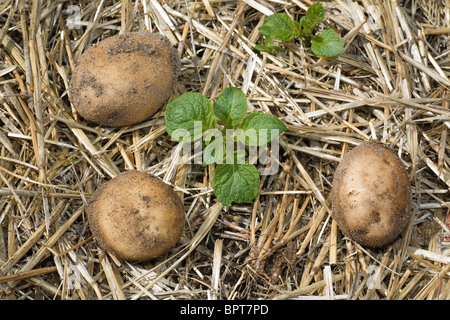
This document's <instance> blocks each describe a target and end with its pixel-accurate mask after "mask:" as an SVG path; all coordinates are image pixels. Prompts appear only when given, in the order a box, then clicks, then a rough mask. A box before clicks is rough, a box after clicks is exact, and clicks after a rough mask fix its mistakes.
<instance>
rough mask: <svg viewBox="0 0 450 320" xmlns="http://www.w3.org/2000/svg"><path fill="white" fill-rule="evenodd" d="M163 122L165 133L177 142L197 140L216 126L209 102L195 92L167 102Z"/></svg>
mask: <svg viewBox="0 0 450 320" xmlns="http://www.w3.org/2000/svg"><path fill="white" fill-rule="evenodd" d="M165 120H166V130H167V132H168V133H169V134H170V135H171V136H172V137H173V138H174V139H176V140H179V141H186V140H188V141H194V140H197V139H199V138H201V137H202V135H203V133H204V132H205V131H206V130H208V129H211V128H215V127H216V125H217V123H216V118H215V117H214V110H213V107H212V104H211V102H210V101H209V100H208V99H207V98H206V97H205V96H203V95H202V94H200V93H195V92H187V93H184V94H182V95H181V96H179V97H178V98H176V99H175V100H173V101H171V102H169V103H168V104H167V106H166V111H165ZM199 125H200V126H199ZM177 130H178V131H177ZM186 134H187V136H186Z"/></svg>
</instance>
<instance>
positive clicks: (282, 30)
mask: <svg viewBox="0 0 450 320" xmlns="http://www.w3.org/2000/svg"><path fill="white" fill-rule="evenodd" d="M258 30H259V31H260V32H261V33H262V34H263V35H264V36H265V37H266V38H269V39H271V40H272V39H277V40H280V41H285V42H288V41H290V40H291V39H292V38H293V37H294V36H295V34H296V25H295V24H294V21H293V20H292V19H291V17H289V16H288V15H287V14H286V13H274V14H272V15H270V16H268V17H267V18H266V21H265V22H264V25H263V26H262V27H260V28H259V29H258Z"/></svg>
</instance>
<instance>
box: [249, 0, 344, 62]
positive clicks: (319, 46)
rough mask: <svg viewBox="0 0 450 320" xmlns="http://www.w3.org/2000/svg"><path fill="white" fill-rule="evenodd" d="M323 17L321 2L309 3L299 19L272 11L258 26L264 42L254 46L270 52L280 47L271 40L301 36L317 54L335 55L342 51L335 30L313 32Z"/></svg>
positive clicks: (342, 46)
mask: <svg viewBox="0 0 450 320" xmlns="http://www.w3.org/2000/svg"><path fill="white" fill-rule="evenodd" d="M324 17H325V11H324V9H323V6H322V4H321V3H314V4H313V5H311V6H310V7H309V8H308V10H307V11H306V15H304V16H302V17H301V18H300V21H295V20H292V19H291V17H289V16H288V15H287V14H285V13H274V14H272V15H270V16H268V17H267V18H266V21H265V22H264V25H263V26H262V27H260V28H259V31H260V32H261V33H262V34H263V35H264V44H263V45H262V44H257V45H256V46H255V48H256V49H257V50H259V51H265V52H269V53H272V52H273V51H280V47H279V46H276V45H274V44H273V40H279V41H283V42H288V41H291V40H292V39H294V38H298V37H301V38H302V39H303V40H304V41H305V43H306V45H308V46H309V45H310V46H311V50H312V52H313V53H314V54H316V55H317V56H321V57H335V56H337V55H339V54H341V53H342V52H343V51H344V40H342V39H341V38H340V37H339V36H338V35H337V34H336V31H334V30H333V29H325V30H323V31H322V32H319V33H316V34H313V31H314V28H315V27H316V26H317V25H318V24H319V23H321V22H322V21H323V19H324Z"/></svg>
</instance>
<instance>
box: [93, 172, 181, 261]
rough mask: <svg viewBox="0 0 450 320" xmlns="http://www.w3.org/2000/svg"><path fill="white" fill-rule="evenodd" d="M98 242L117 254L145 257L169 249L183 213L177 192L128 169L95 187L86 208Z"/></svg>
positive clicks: (143, 174)
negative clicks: (95, 189) (96, 188)
mask: <svg viewBox="0 0 450 320" xmlns="http://www.w3.org/2000/svg"><path fill="white" fill-rule="evenodd" d="M86 212H87V217H88V221H89V226H90V228H91V232H92V234H93V235H94V237H95V239H96V240H97V242H98V245H99V246H100V247H101V248H103V249H105V250H107V251H109V252H111V253H113V254H115V255H116V256H117V257H119V258H123V259H126V260H132V261H140V260H148V259H152V258H155V257H158V256H160V255H162V254H164V253H166V252H168V251H169V250H171V249H172V248H173V247H174V246H175V244H176V243H177V242H178V240H179V239H180V237H181V234H182V231H183V228H184V222H185V215H184V207H183V203H182V201H181V199H180V197H179V196H178V194H177V193H176V192H175V191H174V190H173V189H172V188H171V187H170V186H169V185H167V184H166V183H164V182H163V181H161V180H159V179H158V178H156V177H154V176H152V175H150V174H148V173H145V172H140V171H128V172H125V173H121V174H119V175H118V176H116V177H115V178H113V179H111V180H109V181H108V182H106V183H104V184H103V185H102V186H101V187H100V188H99V189H98V190H97V191H95V193H94V195H93V197H92V199H91V201H90V203H89V206H88V208H87V211H86Z"/></svg>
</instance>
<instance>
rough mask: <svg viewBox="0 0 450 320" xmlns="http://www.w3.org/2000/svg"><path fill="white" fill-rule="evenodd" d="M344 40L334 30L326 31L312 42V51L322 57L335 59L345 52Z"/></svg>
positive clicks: (317, 35)
mask: <svg viewBox="0 0 450 320" xmlns="http://www.w3.org/2000/svg"><path fill="white" fill-rule="evenodd" d="M344 44H345V43H344V40H342V39H341V38H339V36H338V35H337V34H336V31H334V30H333V29H325V30H324V31H323V32H321V33H318V34H316V35H315V36H314V37H313V38H312V40H311V50H312V51H313V52H314V54H316V55H318V56H322V57H335V56H337V55H339V54H341V53H342V52H344Z"/></svg>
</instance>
